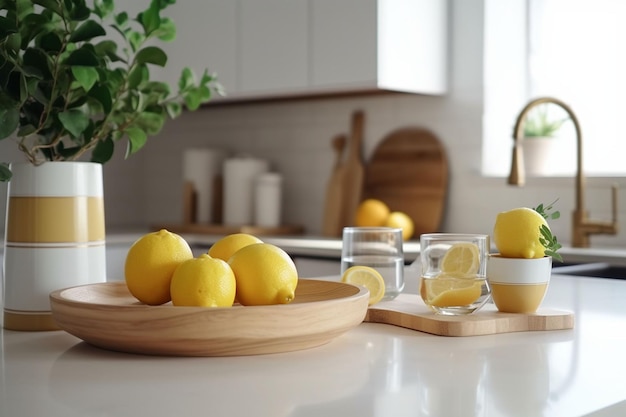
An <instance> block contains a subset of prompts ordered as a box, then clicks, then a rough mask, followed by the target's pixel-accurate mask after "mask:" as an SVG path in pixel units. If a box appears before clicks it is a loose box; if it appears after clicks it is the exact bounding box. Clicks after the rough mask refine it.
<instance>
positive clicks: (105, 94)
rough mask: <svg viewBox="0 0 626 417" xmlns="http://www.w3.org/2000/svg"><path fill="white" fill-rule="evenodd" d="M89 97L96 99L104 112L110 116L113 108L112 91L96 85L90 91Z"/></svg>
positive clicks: (101, 85)
mask: <svg viewBox="0 0 626 417" xmlns="http://www.w3.org/2000/svg"><path fill="white" fill-rule="evenodd" d="M89 96H90V97H92V98H94V99H96V100H97V101H98V102H99V103H100V104H101V105H102V110H103V111H104V112H105V113H106V114H109V113H110V112H111V109H112V108H113V98H112V97H111V91H109V89H108V88H107V87H106V86H105V85H103V84H96V85H95V86H94V87H93V88H92V89H91V90H89Z"/></svg>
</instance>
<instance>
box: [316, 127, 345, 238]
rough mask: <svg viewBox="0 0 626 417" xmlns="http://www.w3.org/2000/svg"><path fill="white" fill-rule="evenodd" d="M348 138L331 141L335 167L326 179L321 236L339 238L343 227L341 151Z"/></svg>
mask: <svg viewBox="0 0 626 417" xmlns="http://www.w3.org/2000/svg"><path fill="white" fill-rule="evenodd" d="M347 141H348V138H347V137H346V135H338V136H336V137H335V138H334V139H333V141H332V145H333V149H334V150H335V158H336V159H335V166H334V167H333V172H332V173H331V175H330V178H329V179H328V184H327V186H326V202H325V206H324V218H323V224H322V235H324V236H331V237H337V236H341V231H342V227H343V225H342V224H341V223H342V221H343V218H342V215H343V212H342V207H343V190H344V189H343V183H344V176H345V170H346V167H345V164H344V162H343V159H342V158H343V150H344V148H345V146H346V142H347Z"/></svg>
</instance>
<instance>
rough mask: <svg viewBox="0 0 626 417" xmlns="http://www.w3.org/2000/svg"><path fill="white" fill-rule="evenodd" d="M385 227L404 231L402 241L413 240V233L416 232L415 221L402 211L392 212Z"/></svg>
mask: <svg viewBox="0 0 626 417" xmlns="http://www.w3.org/2000/svg"><path fill="white" fill-rule="evenodd" d="M385 226H387V227H396V228H400V229H402V240H409V239H411V237H412V236H413V232H414V231H415V226H414V224H413V220H412V219H411V218H410V217H409V216H408V214H406V213H403V212H401V211H393V212H391V213H390V214H389V217H387V221H386V222H385Z"/></svg>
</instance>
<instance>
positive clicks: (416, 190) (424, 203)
mask: <svg viewBox="0 0 626 417" xmlns="http://www.w3.org/2000/svg"><path fill="white" fill-rule="evenodd" d="M447 190H448V162H447V158H446V152H445V149H444V148H443V146H442V144H441V142H440V141H439V139H438V138H437V137H436V136H435V135H434V134H433V133H431V132H430V131H428V130H426V129H422V128H404V129H399V130H396V131H394V132H391V133H390V134H389V135H387V136H386V137H385V138H384V139H383V140H382V141H381V142H380V143H379V145H378V146H377V147H376V149H375V150H374V153H373V154H372V157H371V159H370V160H369V162H368V164H367V166H366V169H365V181H364V190H363V198H364V199H365V198H377V199H379V200H381V201H384V202H385V203H386V204H387V205H388V206H389V208H390V209H391V210H392V211H403V212H405V213H406V214H408V215H409V217H411V219H412V220H413V222H414V224H415V233H414V236H416V237H419V235H420V234H422V233H431V232H437V231H439V227H440V224H441V220H442V218H443V213H444V208H445V202H446V196H447Z"/></svg>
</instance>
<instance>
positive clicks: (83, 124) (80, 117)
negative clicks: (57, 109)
mask: <svg viewBox="0 0 626 417" xmlns="http://www.w3.org/2000/svg"><path fill="white" fill-rule="evenodd" d="M59 120H60V121H61V123H62V124H63V127H64V128H65V130H67V131H68V132H70V134H71V135H72V136H74V137H76V138H77V137H79V136H80V134H81V133H83V131H84V130H85V129H86V128H87V126H88V125H89V121H90V119H89V117H88V116H87V115H86V114H85V113H83V112H82V111H80V110H76V109H72V110H68V111H64V112H61V113H59Z"/></svg>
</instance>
